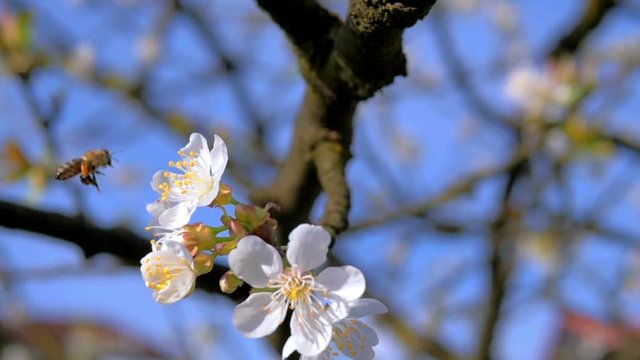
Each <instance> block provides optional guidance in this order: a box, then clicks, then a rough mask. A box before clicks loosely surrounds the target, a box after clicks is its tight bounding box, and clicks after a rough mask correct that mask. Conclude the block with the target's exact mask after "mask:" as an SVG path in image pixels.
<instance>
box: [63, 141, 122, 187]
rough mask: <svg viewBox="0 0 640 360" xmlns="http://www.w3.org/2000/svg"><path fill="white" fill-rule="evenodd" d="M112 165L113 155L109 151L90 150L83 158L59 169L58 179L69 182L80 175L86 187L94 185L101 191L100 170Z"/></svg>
mask: <svg viewBox="0 0 640 360" xmlns="http://www.w3.org/2000/svg"><path fill="white" fill-rule="evenodd" d="M106 166H112V165H111V153H110V152H109V150H106V149H102V150H90V151H87V152H86V153H85V154H84V155H82V157H79V158H75V159H73V160H70V161H68V162H67V163H65V164H64V165H62V166H60V167H59V168H58V171H57V172H56V179H58V180H67V179H70V178H72V177H74V176H76V175H78V174H80V182H82V183H83V184H85V185H93V186H95V187H96V189H98V191H100V187H99V186H98V181H97V180H96V173H98V174H101V172H100V171H98V169H100V168H101V167H106Z"/></svg>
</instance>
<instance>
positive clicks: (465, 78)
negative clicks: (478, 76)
mask: <svg viewBox="0 0 640 360" xmlns="http://www.w3.org/2000/svg"><path fill="white" fill-rule="evenodd" d="M432 18H433V20H432V21H433V22H432V23H431V24H432V25H433V26H432V28H433V32H434V34H435V40H436V45H437V46H438V50H439V53H440V54H441V55H442V60H443V63H444V65H445V66H446V67H447V68H448V73H449V76H450V77H451V79H452V81H453V83H454V84H455V86H456V89H457V90H458V91H459V92H460V94H461V96H462V97H463V98H464V99H465V100H466V102H467V103H468V104H469V106H470V108H471V110H473V111H475V112H477V113H478V114H479V115H480V116H481V117H483V118H484V119H485V120H487V121H491V122H494V123H497V124H500V125H508V126H509V127H514V126H515V124H513V123H512V121H511V120H510V119H509V118H508V117H507V116H505V115H503V114H501V113H500V112H499V111H498V110H497V109H495V108H493V107H492V106H491V105H490V104H489V103H488V102H487V101H486V100H485V99H483V98H482V96H481V95H480V94H479V93H478V90H477V89H476V87H475V85H474V84H473V83H472V81H470V79H469V77H470V75H471V74H469V73H468V72H467V71H466V70H465V66H464V64H463V63H462V59H461V57H460V56H459V55H458V54H456V49H455V39H454V38H453V36H452V35H451V31H450V30H449V22H448V19H447V12H446V9H437V10H435V11H434V14H433V16H432Z"/></svg>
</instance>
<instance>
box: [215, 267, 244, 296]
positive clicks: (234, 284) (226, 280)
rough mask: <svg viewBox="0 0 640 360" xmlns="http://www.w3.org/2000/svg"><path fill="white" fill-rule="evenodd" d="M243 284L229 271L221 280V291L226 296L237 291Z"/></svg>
mask: <svg viewBox="0 0 640 360" xmlns="http://www.w3.org/2000/svg"><path fill="white" fill-rule="evenodd" d="M242 284H243V282H242V280H240V279H239V278H238V277H237V276H236V274H234V273H233V272H232V271H231V270H229V271H227V272H226V273H224V275H222V277H221V278H220V290H221V291H222V292H223V293H225V294H231V293H233V292H234V291H236V290H237V289H238V288H239V287H240V286H242Z"/></svg>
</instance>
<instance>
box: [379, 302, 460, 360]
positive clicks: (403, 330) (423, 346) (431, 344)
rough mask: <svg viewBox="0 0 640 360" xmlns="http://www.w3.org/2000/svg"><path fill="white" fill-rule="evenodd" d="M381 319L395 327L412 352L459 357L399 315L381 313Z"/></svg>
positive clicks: (451, 359)
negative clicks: (411, 326)
mask: <svg viewBox="0 0 640 360" xmlns="http://www.w3.org/2000/svg"><path fill="white" fill-rule="evenodd" d="M380 319H381V320H382V322H383V323H384V324H386V325H387V326H389V327H390V328H391V329H393V331H394V332H395V333H396V334H397V335H398V337H399V338H400V339H401V340H402V342H403V343H404V344H405V345H406V346H407V347H408V348H409V351H411V352H412V353H422V354H429V356H430V357H432V358H434V359H441V360H455V359H458V356H456V355H455V354H454V353H452V352H451V351H449V350H448V349H447V348H445V347H444V346H443V345H442V344H440V342H438V341H436V340H434V339H432V338H429V337H424V336H418V335H417V334H416V332H415V330H413V329H412V328H410V327H409V326H408V325H407V324H406V323H405V322H404V321H403V320H402V319H400V318H399V317H398V316H394V315H392V314H391V313H388V314H383V315H380Z"/></svg>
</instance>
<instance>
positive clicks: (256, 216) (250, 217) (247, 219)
mask: <svg viewBox="0 0 640 360" xmlns="http://www.w3.org/2000/svg"><path fill="white" fill-rule="evenodd" d="M271 208H275V209H278V207H277V205H276V204H274V203H269V204H267V205H266V206H265V207H264V208H261V207H258V206H255V205H244V204H239V205H237V206H236V220H237V221H238V223H239V224H241V225H242V226H243V227H244V228H245V229H246V230H247V231H246V233H247V234H254V235H257V236H259V237H260V238H262V239H263V240H264V241H266V242H267V243H269V244H274V243H275V236H276V228H277V227H278V222H277V221H276V220H275V219H273V218H272V217H271V214H270V213H269V209H271ZM234 235H235V234H234Z"/></svg>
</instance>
